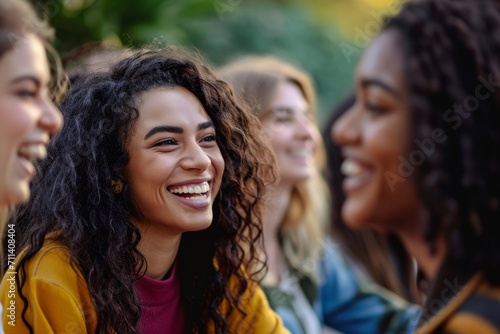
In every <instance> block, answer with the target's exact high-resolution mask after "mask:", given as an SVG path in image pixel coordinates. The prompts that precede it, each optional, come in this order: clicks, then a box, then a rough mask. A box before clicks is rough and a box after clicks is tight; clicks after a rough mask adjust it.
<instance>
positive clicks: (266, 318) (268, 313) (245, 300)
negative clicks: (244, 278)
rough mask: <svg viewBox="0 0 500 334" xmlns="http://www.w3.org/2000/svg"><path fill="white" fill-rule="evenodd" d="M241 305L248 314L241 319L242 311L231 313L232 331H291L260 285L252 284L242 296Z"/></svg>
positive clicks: (284, 333)
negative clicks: (274, 309) (275, 310)
mask: <svg viewBox="0 0 500 334" xmlns="http://www.w3.org/2000/svg"><path fill="white" fill-rule="evenodd" d="M241 305H243V307H244V311H245V312H246V314H247V315H246V317H244V318H242V319H241V313H239V312H232V313H231V315H230V317H231V318H233V319H229V320H228V322H229V323H230V329H229V332H230V333H246V334H289V333H290V332H289V331H288V330H287V329H285V327H283V323H282V321H281V319H280V317H279V316H278V315H277V314H276V313H275V312H274V311H273V310H272V309H271V307H270V306H269V304H268V302H267V299H266V296H265V295H264V292H263V291H262V289H261V288H260V286H257V285H255V284H252V285H251V287H250V288H248V289H247V291H246V292H245V293H244V295H243V296H242V302H241ZM236 317H239V318H240V319H241V320H238V319H235V318H236ZM235 320H236V321H235ZM233 324H234V325H236V326H234V325H233Z"/></svg>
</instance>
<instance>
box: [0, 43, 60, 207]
mask: <svg viewBox="0 0 500 334" xmlns="http://www.w3.org/2000/svg"><path fill="white" fill-rule="evenodd" d="M0 73H2V75H1V76H0V127H1V131H0V206H3V205H15V204H19V203H21V202H24V201H26V200H27V199H28V198H29V195H30V189H29V183H30V180H31V178H32V177H33V175H34V174H35V167H34V162H35V160H38V159H42V158H44V157H45V156H46V146H47V145H48V142H49V139H50V135H51V134H54V133H55V132H57V131H58V130H59V129H60V128H61V126H62V115H61V113H60V111H59V110H58V109H57V108H56V107H55V106H54V104H53V103H52V101H51V100H50V97H49V91H48V84H49V80H50V72H49V66H48V62H47V56H46V53H45V48H44V46H43V44H42V42H41V41H40V40H39V39H38V38H37V37H35V36H34V35H28V36H26V38H22V39H21V40H19V41H18V42H17V43H16V45H14V47H13V48H12V49H11V50H9V51H7V53H5V54H4V55H3V56H2V57H1V58H0Z"/></svg>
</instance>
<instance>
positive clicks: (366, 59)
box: [357, 30, 404, 84]
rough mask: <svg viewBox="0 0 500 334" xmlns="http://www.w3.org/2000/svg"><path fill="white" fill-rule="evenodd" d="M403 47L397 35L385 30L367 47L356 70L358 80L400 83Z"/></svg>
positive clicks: (392, 31)
mask: <svg viewBox="0 0 500 334" xmlns="http://www.w3.org/2000/svg"><path fill="white" fill-rule="evenodd" d="M402 48H403V45H402V41H401V38H400V36H399V34H398V33H397V32H396V31H394V30H386V31H384V32H382V33H381V34H380V35H379V36H377V37H376V38H375V39H374V40H373V41H372V42H371V43H370V45H369V46H368V47H367V49H366V50H365V52H364V53H363V56H362V58H361V61H360V63H359V65H358V68H357V76H358V78H361V79H362V78H378V79H381V80H384V81H387V82H388V83H393V81H395V82H394V83H395V84H396V83H400V82H401V81H402V80H403V76H404V72H403V70H404V57H403V51H402Z"/></svg>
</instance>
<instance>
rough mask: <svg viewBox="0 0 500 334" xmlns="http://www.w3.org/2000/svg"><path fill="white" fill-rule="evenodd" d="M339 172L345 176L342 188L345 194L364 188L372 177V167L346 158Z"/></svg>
mask: <svg viewBox="0 0 500 334" xmlns="http://www.w3.org/2000/svg"><path fill="white" fill-rule="evenodd" d="M340 170H341V172H342V174H344V175H345V179H344V182H343V184H342V187H343V189H344V191H345V192H346V193H350V192H353V191H355V190H358V189H360V188H362V187H364V186H365V185H367V184H368V183H369V182H370V181H371V180H372V178H373V177H374V169H373V167H372V166H370V165H369V164H366V163H364V162H361V161H360V160H357V159H355V158H346V159H345V160H344V162H343V163H342V166H341V167H340Z"/></svg>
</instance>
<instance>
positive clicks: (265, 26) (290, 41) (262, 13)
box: [37, 0, 377, 120]
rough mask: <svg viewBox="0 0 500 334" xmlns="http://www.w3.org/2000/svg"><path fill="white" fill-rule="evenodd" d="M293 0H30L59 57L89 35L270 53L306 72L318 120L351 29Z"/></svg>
mask: <svg viewBox="0 0 500 334" xmlns="http://www.w3.org/2000/svg"><path fill="white" fill-rule="evenodd" d="M315 1H319V0H315ZM339 1H341V2H342V0H339ZM359 1H360V0H359ZM363 1H370V0H363ZM371 1H377V0H371ZM299 2H300V1H298V2H293V1H286V0H282V1H279V0H276V1H258V0H252V1H249V0H210V1H208V0H183V1H178V0H141V1H132V0H126V1H124V0H120V1H119V0H38V1H37V5H38V6H39V7H40V8H41V9H42V10H43V11H44V12H45V15H46V16H47V17H48V19H49V20H50V21H51V23H52V25H53V26H54V27H55V28H56V32H57V43H56V47H57V49H58V50H59V51H60V53H61V54H62V56H63V57H64V56H65V55H66V54H67V53H68V52H69V51H70V50H72V49H74V48H75V47H77V46H80V45H82V44H84V43H88V42H91V41H106V42H107V43H110V44H112V45H118V46H119V45H125V46H141V45H143V44H151V43H152V44H158V45H164V44H180V45H186V46H190V47H195V48H197V49H199V50H200V51H201V52H202V53H203V54H204V55H205V57H206V58H207V59H208V60H209V61H210V62H212V63H213V64H214V65H215V66H220V65H223V64H225V63H226V62H228V61H231V60H233V59H235V58H237V57H239V56H243V55H247V54H274V55H276V56H278V57H281V58H283V59H284V60H287V61H289V62H291V63H293V64H295V65H297V66H298V67H300V68H302V69H304V70H306V71H308V72H310V73H311V74H312V76H313V78H314V80H315V82H316V86H317V91H318V96H319V102H320V103H319V105H320V119H321V120H323V119H325V118H326V115H327V113H328V111H329V109H330V108H331V107H332V105H333V104H334V103H335V102H336V101H337V100H338V99H339V98H340V97H342V96H343V95H344V94H346V93H347V92H348V91H349V90H350V89H351V87H352V73H353V69H354V66H355V64H356V60H357V58H358V56H359V53H360V50H354V51H353V52H351V53H349V54H346V52H345V50H343V49H342V43H349V38H351V37H348V38H347V39H345V37H343V35H342V34H341V33H340V32H339V30H338V28H337V26H336V25H335V24H332V23H331V22H330V23H327V22H321V21H319V20H314V19H313V18H314V13H315V11H314V9H311V8H309V7H307V5H305V4H304V3H299ZM351 51H352V50H351Z"/></svg>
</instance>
